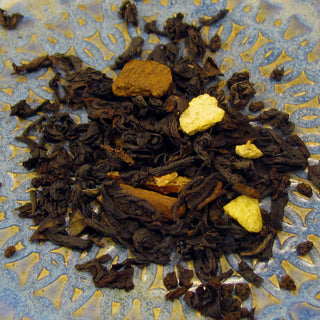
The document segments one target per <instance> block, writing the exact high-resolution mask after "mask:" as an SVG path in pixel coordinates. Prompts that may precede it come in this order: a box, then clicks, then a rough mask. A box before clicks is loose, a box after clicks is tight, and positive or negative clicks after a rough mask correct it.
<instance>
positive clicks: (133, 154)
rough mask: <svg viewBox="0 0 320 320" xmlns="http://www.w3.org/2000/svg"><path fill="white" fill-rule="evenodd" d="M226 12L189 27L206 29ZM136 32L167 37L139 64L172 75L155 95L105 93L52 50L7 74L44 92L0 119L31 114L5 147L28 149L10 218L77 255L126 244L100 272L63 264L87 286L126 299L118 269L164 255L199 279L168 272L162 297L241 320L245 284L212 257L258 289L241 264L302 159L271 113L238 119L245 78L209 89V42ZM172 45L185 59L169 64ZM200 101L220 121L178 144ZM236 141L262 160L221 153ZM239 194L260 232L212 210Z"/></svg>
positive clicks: (259, 241) (133, 49)
mask: <svg viewBox="0 0 320 320" xmlns="http://www.w3.org/2000/svg"><path fill="white" fill-rule="evenodd" d="M226 13H227V11H225V10H224V11H222V12H220V13H219V14H218V15H217V16H214V17H212V18H211V19H200V22H201V23H202V24H203V25H208V24H209V23H214V22H215V21H217V20H218V19H219V18H223V17H224V16H225V15H226ZM136 14H137V12H136V10H135V9H134V8H132V5H130V6H129V4H128V3H127V4H125V5H124V6H123V7H122V9H121V11H120V15H121V16H122V17H124V18H125V19H126V21H127V22H128V23H133V24H136V23H137V22H136V18H135V16H130V15H136ZM145 30H146V31H148V32H155V33H157V34H160V35H161V36H166V37H167V38H168V39H169V42H168V43H167V44H160V45H158V46H156V47H155V49H154V50H153V51H152V52H151V53H150V55H149V57H148V59H150V60H154V61H156V62H159V63H162V64H165V65H166V66H168V67H169V68H170V69H171V72H172V76H173V86H171V88H170V89H169V90H168V92H167V93H166V94H165V95H163V96H162V97H160V98H159V97H157V98H156V97H152V96H150V97H143V96H139V95H138V96H128V97H118V96H116V95H114V93H113V91H112V84H113V80H112V79H110V78H108V77H107V76H106V75H105V74H104V73H102V72H100V71H98V70H94V69H93V68H90V67H88V68H83V67H82V64H81V61H80V59H79V58H77V57H72V56H66V55H62V54H55V55H47V56H44V57H40V58H37V59H35V60H34V61H32V62H30V63H29V64H24V65H22V66H17V65H15V64H14V65H13V67H14V72H15V73H17V74H21V73H25V72H33V71H36V70H39V69H40V68H48V67H51V68H52V69H53V70H54V72H55V76H54V78H53V79H52V80H51V81H50V83H49V85H50V88H51V89H52V90H53V92H54V102H51V101H45V102H43V103H42V104H41V105H39V106H37V107H32V106H30V105H29V104H28V103H27V102H26V101H20V102H19V103H17V104H15V105H14V106H12V108H11V115H15V116H18V117H21V118H24V119H27V118H30V117H34V116H35V115H38V116H37V118H36V120H34V121H33V122H32V124H31V125H30V126H29V127H28V128H27V129H26V130H25V131H24V132H23V133H22V135H21V136H19V137H17V138H16V139H17V140H19V141H22V142H24V143H25V144H26V145H27V146H28V147H29V149H30V158H29V159H28V160H26V161H25V162H24V163H23V165H24V166H25V168H26V169H27V170H35V172H36V173H37V176H36V177H35V178H33V179H32V181H31V184H32V186H33V187H34V188H33V191H31V192H30V196H31V200H30V202H28V203H26V204H24V205H23V206H21V207H19V208H18V209H17V210H18V212H19V217H21V218H29V219H32V220H33V222H34V224H35V225H36V226H38V228H37V229H36V231H35V232H34V234H33V236H32V237H31V241H33V242H40V241H51V242H53V243H55V244H57V245H61V246H67V247H71V248H75V249H78V250H89V249H90V247H91V246H93V245H98V246H103V244H102V243H101V241H100V240H101V238H102V237H111V238H112V239H113V240H114V241H115V242H116V243H119V244H122V245H123V246H124V247H125V248H127V249H128V250H129V251H130V252H131V254H132V256H133V257H134V258H132V259H127V260H125V261H123V262H120V263H118V264H116V265H113V266H112V267H111V268H110V269H108V268H107V267H106V266H104V265H103V264H104V263H106V262H107V261H109V260H110V259H111V257H110V256H109V255H105V256H102V257H99V258H96V259H93V260H91V261H89V262H86V263H84V264H81V265H77V266H76V268H77V269H78V270H79V271H88V272H90V273H91V274H92V276H93V281H94V283H95V285H96V286H98V287H110V288H123V289H125V290H132V289H133V288H134V284H133V281H132V276H133V271H134V269H133V267H132V265H137V266H146V265H148V264H150V263H157V264H162V265H165V264H167V263H169V261H170V257H171V255H172V252H173V251H174V250H176V251H177V252H178V254H180V255H181V257H182V259H184V260H185V261H188V260H193V262H194V266H195V272H196V274H197V276H198V278H199V279H200V280H201V281H202V283H203V284H202V285H201V286H199V287H198V288H197V289H196V291H195V292H194V291H192V290H190V288H191V285H192V283H190V280H191V278H192V275H193V273H192V274H191V273H190V272H192V271H190V270H187V271H186V269H184V268H183V267H182V266H181V265H179V273H180V275H179V277H180V281H179V287H178V288H177V285H178V280H177V278H176V276H174V275H169V276H168V278H167V279H165V283H169V284H168V288H169V289H174V291H172V292H173V293H171V292H170V294H168V295H167V298H168V299H175V298H178V297H179V296H181V295H184V300H185V301H186V303H187V304H188V305H189V306H192V307H193V308H195V309H197V310H199V311H200V312H201V313H202V314H204V315H205V316H209V317H213V318H215V319H240V318H241V317H249V318H251V319H253V312H254V310H251V311H249V310H246V309H243V308H241V299H245V298H246V297H247V296H248V294H247V291H248V288H247V286H246V285H244V284H243V285H242V286H241V285H238V287H236V288H234V286H233V285H230V284H224V283H223V282H224V281H225V280H226V279H227V278H228V277H229V276H230V275H231V274H232V272H233V271H232V270H229V271H228V272H226V273H223V274H219V272H218V271H219V259H220V257H221V256H222V255H223V254H226V253H237V254H239V257H240V261H239V269H238V270H236V271H237V272H239V273H240V275H242V276H243V278H244V279H246V280H247V281H248V282H251V283H253V284H254V285H255V286H260V285H261V282H262V281H263V279H262V278H261V277H259V276H258V275H257V274H255V273H254V271H253V270H252V269H251V268H250V266H249V265H248V264H247V263H246V262H245V261H244V260H243V258H247V257H254V258H257V259H258V260H265V259H269V258H271V256H272V246H273V242H274V239H275V237H276V235H277V232H278V231H280V230H282V220H283V215H284V209H285V206H286V204H287V201H288V193H287V191H286V188H287V187H288V185H289V184H290V171H292V170H297V169H300V170H304V169H306V168H307V167H308V158H309V156H310V154H309V152H308V149H307V148H306V146H305V144H304V143H303V141H302V140H301V139H300V138H299V137H298V136H297V135H295V134H294V133H293V131H294V125H293V123H291V122H290V121H289V119H288V115H287V114H286V113H283V112H281V111H278V110H276V109H269V110H264V111H262V112H261V113H260V114H258V115H256V116H255V117H249V116H247V115H244V114H242V113H241V110H242V109H244V108H246V107H247V106H248V105H249V104H250V99H251V98H252V97H253V96H254V95H255V89H254V84H253V83H252V82H250V75H249V73H248V72H246V71H244V72H240V73H235V74H234V75H233V76H232V77H231V78H230V79H228V81H227V82H226V87H224V88H221V85H219V82H220V79H221V78H222V79H223V75H222V73H221V71H220V70H219V67H218V66H217V65H216V63H215V62H214V59H213V58H212V56H210V55H209V56H208V58H207V59H206V60H205V61H204V63H201V59H202V58H203V56H204V54H205V53H206V52H208V51H210V50H212V51H217V50H218V48H219V46H220V43H221V41H220V40H219V36H218V35H215V36H214V39H213V40H212V41H211V42H210V44H206V43H205V42H204V40H203V39H202V37H201V32H200V30H201V26H194V25H189V24H187V23H185V22H184V21H183V15H182V14H181V13H178V14H177V15H175V16H174V17H171V18H168V19H167V21H166V23H165V25H164V28H163V30H159V29H158V27H156V21H154V22H152V23H148V24H146V26H145ZM182 39H185V40H184V41H182ZM181 44H185V45H186V47H187V49H188V52H189V55H188V56H179V51H180V46H181ZM142 45H143V39H142V38H140V37H138V38H135V39H133V40H132V43H131V45H130V47H129V49H128V50H127V51H126V52H124V53H123V54H122V55H120V56H119V57H118V58H117V59H116V62H115V64H114V65H113V68H115V69H117V68H122V67H123V65H124V64H125V63H126V62H128V61H130V60H132V59H133V58H137V57H138V55H139V53H140V52H141V47H142ZM216 54H218V52H217V53H216ZM62 92H63V94H62ZM205 93H207V94H209V95H210V96H213V97H215V98H216V99H217V101H218V105H219V107H220V108H222V109H223V110H224V111H225V115H224V118H223V120H222V121H221V122H219V123H217V124H216V125H215V126H213V127H210V128H209V129H207V130H205V131H201V132H197V133H196V134H194V135H192V136H189V135H187V134H185V133H184V132H183V131H181V130H180V128H179V117H180V115H181V113H182V112H183V111H184V110H185V109H186V108H187V107H188V105H189V102H190V100H191V99H192V98H194V97H197V96H199V95H202V94H205ZM61 105H65V106H67V107H69V108H70V109H72V110H75V109H80V108H81V109H83V108H84V109H85V110H86V111H87V116H88V119H89V121H88V122H87V123H76V122H75V121H74V120H73V117H72V116H71V115H70V114H68V113H62V112H60V111H59V110H60V106H61ZM252 108H253V110H255V111H256V112H258V111H260V110H261V109H263V108H264V106H263V103H258V104H257V103H255V105H253V107H252ZM254 108H255V109H254ZM31 119H32V120H33V119H34V118H31ZM264 124H268V126H264ZM31 136H32V137H31ZM35 136H37V137H38V139H37V140H35V139H34V137H35ZM248 141H251V142H252V141H253V142H254V144H255V146H256V147H257V148H258V149H259V150H261V152H262V153H263V156H261V157H259V158H253V159H250V158H243V157H240V156H238V155H237V154H236V152H235V147H236V146H237V145H243V144H246V143H247V142H248ZM48 146H50V147H48ZM318 171H319V170H318ZM313 172H316V168H315V169H314V170H313ZM240 195H246V196H248V197H250V198H254V199H258V200H259V201H261V200H262V199H264V198H266V197H270V198H271V208H270V210H269V211H267V210H264V209H261V215H262V221H263V226H262V229H261V231H259V232H248V231H247V230H246V229H245V228H243V227H242V226H241V225H240V224H239V223H238V222H237V221H236V220H234V219H232V218H231V217H230V216H228V215H227V214H225V212H224V209H223V207H224V206H225V205H226V204H228V203H229V202H230V201H231V200H232V199H235V198H237V197H238V196H240ZM164 206H167V207H166V208H163V207H164ZM168 208H169V209H168ZM168 210H169V211H168ZM188 271H190V272H189V273H188ZM190 275H191V277H190ZM181 279H182V280H181ZM235 296H238V297H240V299H239V298H236V297H235ZM241 297H242V298H241Z"/></svg>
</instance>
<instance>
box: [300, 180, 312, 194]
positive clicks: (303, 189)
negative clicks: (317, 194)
mask: <svg viewBox="0 0 320 320" xmlns="http://www.w3.org/2000/svg"><path fill="white" fill-rule="evenodd" d="M297 191H298V192H299V193H301V194H302V195H304V196H306V197H308V198H310V197H312V188H311V186H310V185H309V184H306V183H304V182H301V183H299V184H298V185H297Z"/></svg>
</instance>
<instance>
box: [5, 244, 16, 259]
mask: <svg viewBox="0 0 320 320" xmlns="http://www.w3.org/2000/svg"><path fill="white" fill-rule="evenodd" d="M16 252H17V250H16V247H15V246H9V247H8V248H7V249H6V251H5V252H4V256H5V257H6V258H11V257H12V256H13V255H14V254H15V253H16Z"/></svg>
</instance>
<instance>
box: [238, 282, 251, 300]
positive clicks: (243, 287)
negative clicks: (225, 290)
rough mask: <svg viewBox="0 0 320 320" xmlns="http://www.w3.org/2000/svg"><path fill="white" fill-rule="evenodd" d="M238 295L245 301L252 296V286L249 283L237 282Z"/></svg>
mask: <svg viewBox="0 0 320 320" xmlns="http://www.w3.org/2000/svg"><path fill="white" fill-rule="evenodd" d="M235 292H236V295H237V296H238V297H239V298H240V300H241V301H244V300H246V299H248V298H249V296H250V287H249V285H248V284H247V283H237V284H236V286H235Z"/></svg>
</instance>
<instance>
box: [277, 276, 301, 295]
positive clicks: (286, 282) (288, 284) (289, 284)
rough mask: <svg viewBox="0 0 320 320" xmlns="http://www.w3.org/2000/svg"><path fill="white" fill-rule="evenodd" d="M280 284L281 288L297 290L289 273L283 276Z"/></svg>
mask: <svg viewBox="0 0 320 320" xmlns="http://www.w3.org/2000/svg"><path fill="white" fill-rule="evenodd" d="M279 285H280V288H282V289H285V290H290V291H293V290H296V288H297V287H296V284H295V282H294V280H293V279H292V278H291V277H290V276H289V275H287V274H286V275H284V276H283V277H282V278H281V280H280V283H279Z"/></svg>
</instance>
